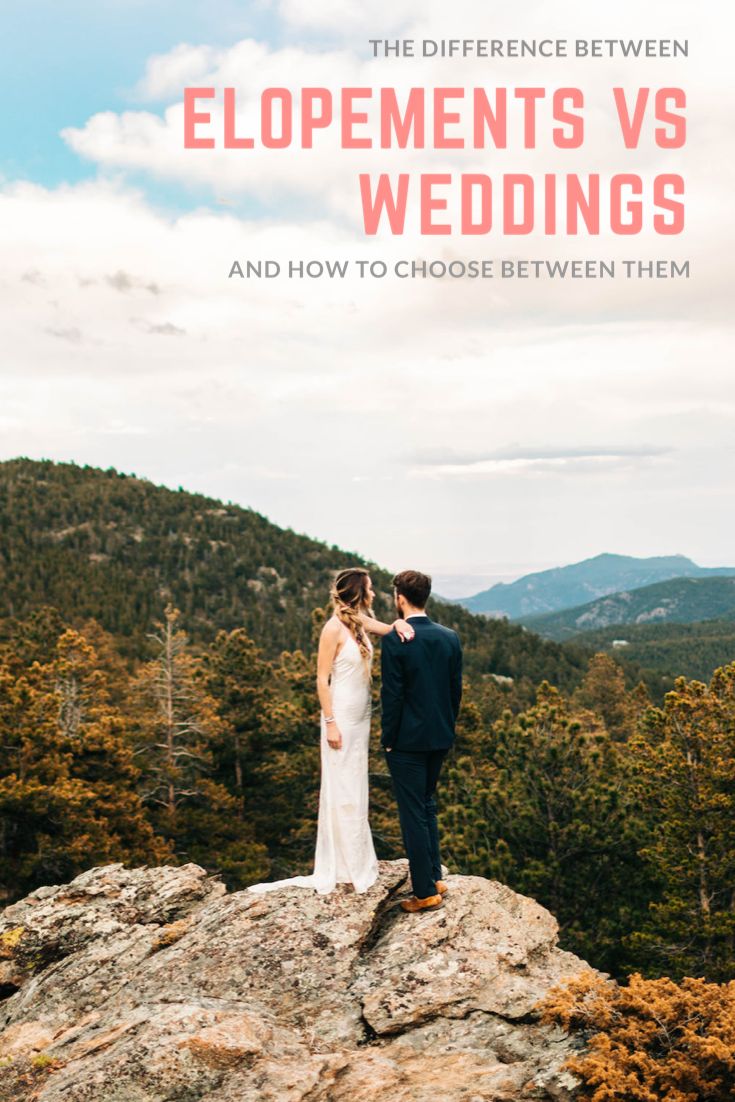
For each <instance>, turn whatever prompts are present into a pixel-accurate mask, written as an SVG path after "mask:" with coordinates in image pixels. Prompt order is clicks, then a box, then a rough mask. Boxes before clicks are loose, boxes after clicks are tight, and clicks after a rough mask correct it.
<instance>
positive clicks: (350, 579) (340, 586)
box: [329, 566, 373, 674]
mask: <svg viewBox="0 0 735 1102" xmlns="http://www.w3.org/2000/svg"><path fill="white" fill-rule="evenodd" d="M369 580H370V574H369V572H368V571H367V570H365V569H364V567H362V566H354V567H350V568H349V569H347V570H341V571H340V572H339V574H338V575H337V577H336V578H335V579H334V582H333V583H332V588H331V590H330V593H329V596H330V597H331V598H332V607H333V608H334V614H335V616H336V617H337V619H338V620H339V621H340V623H342V624H344V626H345V627H346V628H347V630H348V631H349V633H350V635H351V636H352V638H353V639H354V640H355V642H356V643H357V645H358V647H359V648H360V654H361V655H362V659H363V662H364V663H365V669H366V670H367V671H368V674H369V672H370V665H371V662H372V657H373V656H372V651H371V650H370V644H369V643H368V638H367V634H366V632H365V627H364V625H363V622H362V620H361V619H360V613H361V612H363V611H367V609H368V608H369V605H368V596H367V594H368V583H369Z"/></svg>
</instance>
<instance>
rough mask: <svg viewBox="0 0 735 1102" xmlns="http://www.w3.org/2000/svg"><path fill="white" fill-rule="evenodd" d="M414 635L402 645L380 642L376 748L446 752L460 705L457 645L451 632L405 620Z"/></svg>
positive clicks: (423, 620)
mask: <svg viewBox="0 0 735 1102" xmlns="http://www.w3.org/2000/svg"><path fill="white" fill-rule="evenodd" d="M409 622H410V624H411V627H412V628H413V629H414V631H415V632H416V634H415V636H414V638H413V640H412V641H411V642H410V643H402V642H401V640H400V639H399V637H398V635H397V634H396V632H391V634H390V635H384V636H383V643H382V651H381V670H382V675H383V684H382V688H381V692H380V703H381V709H382V715H383V733H382V737H381V744H382V746H383V747H384V748H390V749H398V750H411V751H416V750H448V749H449V747H450V746H451V745H452V743H453V742H454V725H455V723H456V720H457V716H458V715H459V706H460V702H461V700H462V645H461V643H460V641H459V636H458V635H457V633H456V631H452V630H451V629H450V628H445V627H442V625H441V624H435V623H434V622H433V620H430V619H429V618H428V616H410V617H409Z"/></svg>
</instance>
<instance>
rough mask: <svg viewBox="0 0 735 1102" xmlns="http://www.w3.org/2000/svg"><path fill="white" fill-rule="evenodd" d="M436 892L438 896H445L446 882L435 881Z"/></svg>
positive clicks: (447, 887)
mask: <svg viewBox="0 0 735 1102" xmlns="http://www.w3.org/2000/svg"><path fill="white" fill-rule="evenodd" d="M436 890H437V891H438V892H439V895H446V894H447V892H448V891H449V885H448V884H447V882H446V880H437V882H436Z"/></svg>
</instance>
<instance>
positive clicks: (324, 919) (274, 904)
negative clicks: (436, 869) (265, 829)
mask: <svg viewBox="0 0 735 1102" xmlns="http://www.w3.org/2000/svg"><path fill="white" fill-rule="evenodd" d="M448 883H449V893H448V895H447V896H446V899H445V903H444V906H443V907H442V908H440V909H439V910H436V911H433V912H428V913H424V914H419V915H406V914H404V913H403V912H402V911H401V910H400V908H399V907H398V901H399V898H400V896H401V893H402V892H404V891H405V890H406V884H407V868H406V863H405V862H403V861H392V862H381V866H380V876H379V878H378V881H377V883H376V884H375V885H374V886H373V888H371V889H370V891H368V892H366V893H365V894H363V895H360V894H356V893H354V892H353V891H352V889H351V888H348V887H346V886H341V887H339V888H338V889H337V890H336V891H335V892H333V893H332V894H331V895H328V896H320V895H318V894H317V893H315V892H312V891H310V890H308V889H300V888H285V889H282V890H278V891H275V892H272V893H268V894H266V895H254V894H252V893H250V892H247V891H244V892H236V893H232V894H227V893H226V892H225V890H224V888H223V886H222V885H221V884H220V883H219V882H218V881H217V880H216V878H213V877H210V876H208V875H207V874H206V872H205V871H204V870H203V869H200V868H198V867H197V866H195V865H185V866H183V867H180V868H168V867H165V868H145V869H125V868H123V867H122V866H120V865H112V866H108V867H106V868H100V869H92V870H90V871H89V872H86V873H84V874H82V875H81V876H79V877H77V878H76V880H74V881H72V883H71V884H67V885H64V886H60V887H53V888H43V889H39V891H37V892H34V893H32V894H31V895H30V896H28V897H27V898H26V899H24V900H21V901H20V902H19V903H16V904H14V905H13V906H12V907H9V908H7V910H6V911H5V912H3V913H2V914H0V944H2V945H6V946H7V945H9V944H10V943H11V942H12V945H13V948H14V949H15V948H16V947H18V948H19V947H20V946H22V947H23V952H24V953H25V952H26V950H27V951H28V953H29V959H28V960H26V961H25V962H20V963H18V962H16V961H15V959H14V958H13V959H12V960H9V961H7V962H5V963H8V964H10V965H11V966H12V968H13V977H14V978H13V980H12V982H9V983H8V984H7V985H6V988H5V989H4V990H5V993H6V997H5V998H4V999H3V1000H2V1001H0V1061H4V1063H5V1068H4V1070H3V1073H2V1074H0V1102H11V1099H12V1102H31V1099H33V1100H34V1102H180V1100H182V1099H186V1100H187V1102H197V1100H199V1099H201V1100H202V1102H205V1100H206V1102H261V1100H265V1102H268V1100H274V1102H275V1100H283V1102H307V1100H308V1102H373V1100H375V1102H377V1100H378V1099H381V1102H382V1100H385V1099H390V1102H404V1100H405V1102H409V1100H411V1102H424V1100H426V1102H429V1099H431V1100H432V1102H434V1100H435V1099H436V1097H437V1096H441V1097H442V1099H443V1100H444V1102H460V1100H462V1102H485V1100H487V1102H490V1100H491V1099H492V1100H498V1102H500V1100H507V1102H511V1100H515V1099H518V1100H520V1099H524V1100H532V1099H536V1100H538V1102H550V1100H555V1102H564V1100H568V1099H570V1098H571V1097H572V1096H573V1092H574V1081H573V1079H572V1078H571V1077H570V1076H569V1075H568V1073H566V1072H565V1071H564V1070H563V1064H564V1061H565V1059H566V1057H567V1056H568V1055H569V1052H570V1049H571V1047H572V1044H573V1042H572V1041H570V1040H569V1038H567V1037H566V1036H565V1035H564V1034H563V1033H562V1032H561V1031H560V1030H559V1029H558V1028H556V1027H553V1026H548V1025H543V1024H542V1023H541V1022H540V1021H539V1020H538V1018H537V1016H536V1014H535V1012H534V1007H535V1006H536V1005H537V1004H538V1002H539V1001H540V1000H541V999H543V997H544V996H545V995H546V994H547V993H548V991H549V990H550V989H551V988H553V987H555V986H557V985H558V984H560V983H562V982H563V981H564V980H565V979H568V978H569V977H571V976H574V975H578V974H579V973H580V972H582V971H584V970H585V969H586V968H587V965H585V964H584V962H583V961H580V960H579V959H577V958H576V957H574V956H572V955H571V954H569V953H565V952H563V951H562V950H560V949H559V948H558V946H557V944H556V939H557V926H556V922H555V920H554V919H553V917H552V916H551V915H550V914H549V913H548V912H547V911H545V910H544V909H543V908H542V907H540V906H539V905H538V904H537V903H535V902H534V901H533V900H530V899H526V898H525V897H523V896H519V895H517V894H516V893H515V892H512V891H511V890H510V889H509V888H507V887H504V886H503V885H501V884H498V883H495V882H493V881H488V880H484V879H482V878H480V877H461V876H451V877H449V879H448ZM18 931H21V932H20V933H18ZM3 938H5V940H3ZM8 952H9V951H8ZM30 957H32V958H33V959H34V960H35V964H33V963H32V961H31V960H30ZM34 1060H35V1064H34V1063H33V1061H34ZM8 1091H10V1092H11V1093H8Z"/></svg>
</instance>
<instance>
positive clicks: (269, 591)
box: [0, 459, 587, 686]
mask: <svg viewBox="0 0 735 1102" xmlns="http://www.w3.org/2000/svg"><path fill="white" fill-rule="evenodd" d="M351 564H352V565H355V564H358V565H367V564H366V563H365V562H364V560H363V559H361V558H360V557H359V556H357V555H354V554H350V553H347V552H345V551H341V550H339V549H338V548H336V547H329V546H327V545H326V544H323V543H319V542H317V541H316V540H312V539H309V538H307V537H306V536H301V535H297V534H296V533H294V532H292V531H288V530H284V529H282V528H278V527H277V526H276V525H274V524H271V523H270V521H268V520H266V518H265V517H263V516H261V515H260V514H258V513H255V512H253V511H252V510H249V509H243V508H241V507H240V506H237V505H231V504H227V505H225V504H223V503H222V502H221V501H216V500H214V499H212V498H208V497H206V496H204V495H203V494H190V493H186V492H184V491H181V490H179V491H174V490H169V489H166V488H165V487H161V486H154V485H153V484H152V483H150V482H147V481H145V480H143V479H140V478H136V477H134V476H126V475H124V474H118V473H117V472H116V471H114V470H107V471H102V470H98V469H96V468H92V467H78V466H76V465H74V464H55V463H51V462H48V461H40V462H39V461H34V460H28V459H17V460H11V461H9V462H5V463H0V617H2V616H5V617H9V616H24V615H26V614H27V613H29V612H31V611H33V610H34V609H36V608H39V607H41V606H42V605H53V606H55V607H56V608H58V609H59V610H60V612H61V613H62V615H63V616H64V617H65V618H66V619H68V620H69V621H71V622H74V623H79V622H81V621H83V620H84V619H87V618H89V617H94V618H95V619H96V620H98V621H99V622H100V623H101V624H102V626H103V627H105V628H106V629H107V630H108V631H110V632H112V633H113V634H114V635H115V636H117V637H118V639H119V641H120V644H121V646H122V647H123V648H124V649H125V650H126V652H127V653H128V654H130V655H141V654H145V653H146V648H147V642H146V634H147V633H148V632H150V631H151V628H152V625H153V623H154V621H156V620H158V619H160V617H161V613H162V611H163V608H164V607H165V605H166V603H167V602H169V601H171V602H172V603H173V604H175V605H176V606H177V607H178V608H180V609H181V611H182V613H183V617H184V625H185V627H186V629H187V631H188V632H189V634H190V636H191V638H192V639H193V640H194V641H195V642H207V641H209V640H211V639H212V638H213V636H214V635H215V634H216V632H217V631H218V630H221V629H226V630H231V629H233V628H235V627H243V626H244V627H245V628H246V629H247V631H248V633H249V634H250V635H251V636H252V637H253V638H254V639H255V640H256V642H257V643H258V645H259V646H260V647H261V649H262V650H263V651H264V653H265V654H266V656H267V657H275V656H277V655H278V654H279V653H280V652H281V651H282V650H294V649H296V648H302V649H309V648H310V647H311V646H312V645H313V637H312V636H313V629H312V621H311V614H312V611H313V609H314V608H316V607H323V606H324V605H326V604H327V602H328V592H329V586H330V579H331V576H332V573H333V572H334V571H335V570H338V569H340V568H342V567H345V566H348V565H351ZM371 571H372V572H373V577H374V581H375V584H376V589H377V590H378V592H379V595H380V596H379V602H378V606H377V609H376V611H378V614H379V615H382V616H383V617H384V618H392V610H391V601H390V596H391V594H390V575H389V574H388V573H387V572H386V571H384V570H380V569H379V568H377V567H373V566H371ZM432 614H433V615H435V616H436V618H437V619H438V620H441V622H442V623H446V624H449V625H450V626H452V627H454V628H456V630H458V631H459V632H460V634H461V636H462V639H463V641H464V644H465V648H466V653H467V665H468V669H469V670H470V671H475V672H480V673H481V672H494V673H499V674H504V675H506V676H511V677H515V678H519V677H523V678H526V679H528V680H529V681H530V682H533V683H537V682H538V681H539V680H541V679H542V678H544V677H546V678H548V679H549V680H551V681H553V682H555V683H556V684H558V685H560V686H569V685H571V684H573V683H575V682H576V681H577V680H578V679H579V677H580V676H581V672H582V671H583V669H584V667H585V665H586V658H587V655H586V652H584V651H581V650H576V649H571V650H570V649H568V648H563V647H560V646H559V645H557V644H555V643H549V642H546V641H545V640H542V639H539V638H538V637H537V636H536V635H534V634H532V633H531V632H528V631H526V630H525V629H524V628H522V627H521V626H519V625H518V626H517V625H509V624H506V623H502V622H492V621H487V620H484V619H481V618H479V617H475V616H471V615H470V614H469V613H468V612H466V611H465V610H464V609H462V608H460V607H459V606H456V605H451V604H444V603H441V602H439V601H435V602H433V604H432Z"/></svg>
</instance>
